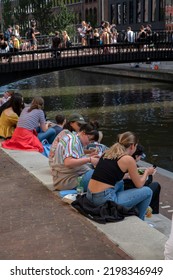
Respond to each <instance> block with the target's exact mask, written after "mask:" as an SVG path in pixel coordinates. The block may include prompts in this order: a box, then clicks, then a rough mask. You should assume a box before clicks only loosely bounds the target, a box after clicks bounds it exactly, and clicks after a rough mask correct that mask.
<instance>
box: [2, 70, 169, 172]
mask: <svg viewBox="0 0 173 280" xmlns="http://www.w3.org/2000/svg"><path fill="white" fill-rule="evenodd" d="M7 89H14V90H15V91H18V92H21V93H22V94H23V96H24V100H25V102H26V103H29V102H30V101H31V100H32V98H33V97H34V96H35V95H39V96H42V97H43V98H44V100H45V111H46V114H47V117H48V118H49V119H54V118H55V115H56V114H57V113H60V112H62V113H64V114H65V115H66V116H68V115H69V114H70V113H72V112H79V113H81V114H82V115H83V116H84V117H85V118H86V119H92V120H95V119H96V120H98V121H99V123H100V130H102V131H103V134H104V138H103V141H102V142H103V143H104V144H106V145H108V146H110V145H112V144H113V143H114V141H115V139H116V136H117V134H118V133H121V132H124V131H127V130H131V131H133V132H135V133H137V135H138V136H139V139H140V143H141V144H142V145H144V147H145V153H146V155H147V157H146V161H147V162H150V163H155V164H156V165H158V166H159V167H162V168H165V169H167V170H169V171H173V89H172V84H169V83H160V82H157V81H148V80H142V79H134V78H127V77H126V78H124V77H118V76H117V77H116V76H112V75H105V74H95V73H89V72H85V71H81V70H79V69H78V70H77V69H73V70H66V71H60V72H52V73H49V74H45V75H40V76H35V77H32V78H28V79H25V80H21V81H18V82H15V83H11V84H9V85H6V86H2V87H0V94H1V93H3V92H4V91H5V90H7Z"/></svg>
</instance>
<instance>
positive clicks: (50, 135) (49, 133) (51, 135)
mask: <svg viewBox="0 0 173 280" xmlns="http://www.w3.org/2000/svg"><path fill="white" fill-rule="evenodd" d="M55 136H56V132H55V129H53V128H52V127H50V128H49V129H48V130H46V131H45V132H39V133H38V139H39V140H40V141H41V142H42V141H43V140H44V139H47V141H48V142H49V144H52V143H53V140H54V139H55Z"/></svg>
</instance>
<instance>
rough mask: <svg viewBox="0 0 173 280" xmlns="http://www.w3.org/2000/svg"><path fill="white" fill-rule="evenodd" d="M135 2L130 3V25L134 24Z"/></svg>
mask: <svg viewBox="0 0 173 280" xmlns="http://www.w3.org/2000/svg"><path fill="white" fill-rule="evenodd" d="M133 10H134V7H133V1H130V2H129V23H133Z"/></svg>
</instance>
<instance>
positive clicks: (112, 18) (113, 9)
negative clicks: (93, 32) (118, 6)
mask: <svg viewBox="0 0 173 280" xmlns="http://www.w3.org/2000/svg"><path fill="white" fill-rule="evenodd" d="M111 23H116V21H115V5H111Z"/></svg>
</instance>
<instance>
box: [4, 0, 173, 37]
mask: <svg viewBox="0 0 173 280" xmlns="http://www.w3.org/2000/svg"><path fill="white" fill-rule="evenodd" d="M43 1H44V0H43ZM46 2H50V3H51V4H52V11H53V12H54V13H56V12H57V11H58V6H59V3H60V2H62V1H60V0H46ZM63 2H64V4H65V5H67V6H68V7H69V9H70V10H72V11H73V12H74V14H75V24H76V25H79V24H81V21H82V20H85V21H87V22H91V24H92V25H93V26H98V25H100V23H101V21H102V20H105V21H109V22H110V23H114V24H116V26H117V30H118V31H120V30H126V29H127V27H128V26H131V28H132V29H133V30H134V31H137V30H139V28H140V26H141V25H144V26H145V25H146V24H151V26H152V29H153V30H163V29H168V30H173V0H63ZM11 3H12V7H13V9H15V5H18V3H19V0H11ZM28 3H29V1H28ZM28 5H29V6H28V7H30V9H31V10H32V8H31V6H30V5H31V4H28ZM2 11H3V0H0V25H1V26H0V27H1V29H3V13H2Z"/></svg>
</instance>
